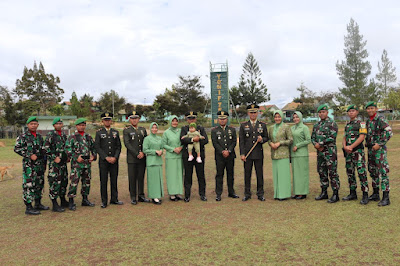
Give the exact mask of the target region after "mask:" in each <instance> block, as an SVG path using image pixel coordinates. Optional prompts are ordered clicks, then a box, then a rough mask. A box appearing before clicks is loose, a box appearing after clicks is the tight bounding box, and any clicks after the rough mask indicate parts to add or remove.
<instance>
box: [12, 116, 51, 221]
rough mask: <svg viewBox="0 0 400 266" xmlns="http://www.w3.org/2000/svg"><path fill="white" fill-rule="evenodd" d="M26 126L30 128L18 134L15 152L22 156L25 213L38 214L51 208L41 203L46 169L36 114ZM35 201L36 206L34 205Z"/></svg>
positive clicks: (29, 119)
mask: <svg viewBox="0 0 400 266" xmlns="http://www.w3.org/2000/svg"><path fill="white" fill-rule="evenodd" d="M26 126H27V128H28V130H27V131H25V132H24V133H22V134H21V135H19V136H18V138H17V140H16V142H15V147H14V152H15V153H17V154H18V155H21V156H22V190H23V194H22V198H23V200H24V203H25V205H26V210H25V214H28V215H38V214H40V211H41V210H48V209H49V207H47V206H43V205H42V203H41V199H42V191H43V187H44V172H45V170H46V161H45V158H44V155H45V153H44V150H43V138H42V136H41V135H40V134H39V133H38V132H36V130H37V128H38V126H39V122H38V120H37V118H36V116H32V117H29V118H28V120H27V121H26ZM33 201H35V208H33V207H32V202H33Z"/></svg>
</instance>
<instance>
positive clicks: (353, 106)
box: [346, 104, 358, 112]
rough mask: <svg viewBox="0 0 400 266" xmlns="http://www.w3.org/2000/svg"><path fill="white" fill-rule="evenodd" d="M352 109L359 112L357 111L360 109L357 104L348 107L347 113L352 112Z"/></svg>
mask: <svg viewBox="0 0 400 266" xmlns="http://www.w3.org/2000/svg"><path fill="white" fill-rule="evenodd" d="M351 109H354V110H357V111H358V108H357V106H356V105H355V104H351V105H349V107H347V110H346V112H348V111H350V110H351Z"/></svg>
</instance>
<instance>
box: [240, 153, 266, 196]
mask: <svg viewBox="0 0 400 266" xmlns="http://www.w3.org/2000/svg"><path fill="white" fill-rule="evenodd" d="M263 163H264V159H247V160H246V161H245V162H244V195H245V196H246V197H251V191H250V188H251V172H252V171H253V164H254V167H255V169H256V176H257V196H258V197H262V196H264V174H263Z"/></svg>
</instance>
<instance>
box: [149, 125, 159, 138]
mask: <svg viewBox="0 0 400 266" xmlns="http://www.w3.org/2000/svg"><path fill="white" fill-rule="evenodd" d="M153 125H156V126H157V129H158V124H157V123H156V122H152V123H151V124H150V128H149V129H150V136H152V137H156V136H157V135H156V134H153V132H151V128H152V127H153Z"/></svg>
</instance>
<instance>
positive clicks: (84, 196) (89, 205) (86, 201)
mask: <svg viewBox="0 0 400 266" xmlns="http://www.w3.org/2000/svg"><path fill="white" fill-rule="evenodd" d="M82 206H88V207H94V203H91V202H90V201H89V200H88V197H87V196H86V195H83V199H82Z"/></svg>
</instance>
